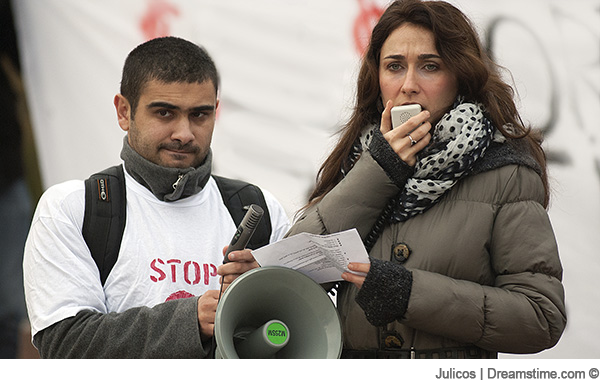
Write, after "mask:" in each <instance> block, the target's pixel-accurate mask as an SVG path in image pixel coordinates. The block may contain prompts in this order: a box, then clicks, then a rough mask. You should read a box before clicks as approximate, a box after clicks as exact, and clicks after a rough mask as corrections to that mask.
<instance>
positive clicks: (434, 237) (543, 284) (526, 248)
mask: <svg viewBox="0 0 600 380" xmlns="http://www.w3.org/2000/svg"><path fill="white" fill-rule="evenodd" d="M490 156H491V154H490ZM399 190H400V189H399V188H398V186H396V185H395V184H394V182H393V181H392V180H390V177H389V176H388V175H387V174H386V171H385V170H384V169H382V167H381V166H380V165H379V164H378V162H377V161H376V160H375V159H374V158H373V157H372V155H371V154H370V153H369V152H365V153H363V154H362V156H361V158H360V159H359V160H358V161H357V162H356V164H355V165H354V167H353V168H352V170H350V172H349V173H348V174H347V176H346V177H345V178H344V179H343V180H342V181H341V182H340V183H339V184H338V185H337V186H336V187H335V188H334V189H333V190H332V191H330V192H329V193H328V194H327V195H326V196H325V197H324V198H323V199H322V200H321V201H320V202H319V203H317V204H316V205H314V206H312V207H310V208H309V209H307V210H306V212H305V213H304V214H303V216H302V217H301V218H300V219H299V220H298V221H297V222H296V223H295V224H294V226H293V227H292V229H291V231H290V232H289V235H294V234H297V233H300V232H311V233H316V234H328V233H334V232H339V231H343V230H347V229H350V228H356V229H357V230H358V232H359V234H360V235H361V237H362V238H363V239H364V238H365V237H366V236H367V234H368V233H369V232H370V230H371V228H372V227H373V225H374V223H375V221H376V219H377V217H378V216H379V215H380V214H381V213H382V210H383V209H384V208H385V206H386V204H387V203H388V201H389V200H390V199H391V198H392V197H394V196H395V195H397V194H398V192H399ZM543 199H544V189H543V185H542V182H541V179H540V177H539V175H538V174H537V173H536V172H535V171H534V170H532V169H530V168H529V167H526V166H522V165H515V164H509V165H504V166H501V167H498V168H494V169H491V170H486V171H484V172H481V173H479V174H475V175H470V176H467V177H465V178H464V179H462V180H460V181H459V182H458V183H457V184H456V185H455V186H454V187H453V188H452V189H451V190H450V191H449V192H448V193H446V194H445V195H444V196H443V198H442V200H441V201H440V202H439V203H437V204H436V205H435V206H433V207H432V208H430V209H429V210H427V211H426V212H424V213H423V214H420V215H417V216H414V217H412V218H411V219H409V220H407V221H405V222H400V223H395V224H391V225H390V224H387V225H386V227H385V228H384V229H383V231H382V233H381V235H380V236H379V238H378V240H377V242H376V243H375V245H374V246H373V249H372V250H371V252H370V256H371V258H372V259H378V260H383V261H393V262H394V263H395V265H404V267H405V268H406V269H408V270H409V271H410V272H411V273H412V287H411V289H410V293H409V298H408V306H407V309H406V310H405V311H404V310H401V311H399V313H402V315H396V316H395V318H394V319H395V320H394V321H391V322H390V323H385V324H384V326H373V325H372V324H371V323H369V322H368V320H367V319H366V317H365V312H364V311H363V310H362V308H361V307H360V306H359V305H358V304H357V302H356V300H355V297H356V296H357V294H358V293H359V291H358V289H357V288H356V286H354V285H353V284H349V283H342V284H341V286H340V288H339V290H338V299H337V304H338V310H339V314H340V317H341V320H342V325H343V331H344V348H345V349H361V350H364V349H386V348H388V347H389V345H388V346H386V342H385V341H384V340H385V338H386V337H387V336H389V334H390V333H391V334H392V335H394V336H395V337H396V339H394V340H393V343H394V345H395V346H396V347H397V346H398V345H400V344H401V346H402V347H401V348H402V349H409V348H414V349H415V350H417V351H418V350H427V349H439V348H443V347H463V346H471V345H474V346H478V347H480V348H482V349H484V350H487V351H491V352H511V353H533V352H538V351H541V350H544V349H546V348H549V347H552V346H553V345H555V344H556V343H557V342H558V340H559V338H560V336H561V334H562V332H563V330H564V328H565V324H566V312H565V306H564V291H563V287H562V284H561V278H562V267H561V263H560V260H559V257H558V249H557V244H556V240H555V237H554V234H553V231H552V226H551V224H550V221H549V218H548V215H547V213H546V211H545V209H544V207H543V206H542V203H543ZM398 258H399V259H398ZM388 265H389V263H388ZM371 268H372V269H373V266H372V267H371ZM371 275H372V273H371V272H369V274H368V276H367V280H370V282H371V283H375V284H383V283H384V281H385V282H387V283H389V281H390V278H371V279H369V276H371ZM392 282H393V281H392ZM365 283H366V282H365ZM362 291H365V286H363V288H362V290H361V292H362ZM377 292H379V293H378V295H377V296H378V297H379V298H382V299H383V300H384V301H382V305H380V306H381V307H383V308H385V307H386V305H387V304H386V303H385V302H386V301H385V299H386V297H387V299H388V300H389V304H390V305H394V297H397V296H398V294H401V293H402V289H400V291H398V289H394V286H393V285H392V286H386V285H383V286H382V288H381V289H377ZM382 292H383V295H382ZM386 292H387V293H386ZM364 296H370V295H369V294H367V295H363V297H364ZM390 307H392V306H390ZM392 311H393V310H392ZM388 312H389V310H388Z"/></svg>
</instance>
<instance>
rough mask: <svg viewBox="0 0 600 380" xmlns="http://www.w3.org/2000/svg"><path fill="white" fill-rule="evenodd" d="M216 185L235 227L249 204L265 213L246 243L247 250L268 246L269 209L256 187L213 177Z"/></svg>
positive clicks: (269, 237)
mask: <svg viewBox="0 0 600 380" xmlns="http://www.w3.org/2000/svg"><path fill="white" fill-rule="evenodd" d="M212 177H213V178H214V179H215V182H216V183H217V187H218V188H219V192H220V193H221V197H222V198H223V203H225V206H226V207H227V210H229V213H230V214H231V217H232V219H233V221H234V223H235V225H236V227H237V226H239V224H240V223H241V222H242V219H244V215H246V211H248V207H250V205H251V204H257V205H259V206H260V207H262V209H263V210H264V211H265V213H264V215H263V217H262V219H261V220H260V222H259V223H258V226H257V227H256V230H255V231H254V234H253V235H252V238H251V239H250V241H249V242H248V248H250V249H257V248H260V247H262V246H265V245H267V244H269V241H270V239H271V230H272V228H271V217H270V216H269V208H268V207H267V203H266V201H265V197H264V195H263V193H262V191H261V190H260V188H259V187H258V186H255V185H252V184H249V183H247V182H243V181H238V180H235V179H231V178H225V177H220V176H216V175H213V176H212Z"/></svg>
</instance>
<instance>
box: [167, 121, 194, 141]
mask: <svg viewBox="0 0 600 380" xmlns="http://www.w3.org/2000/svg"><path fill="white" fill-rule="evenodd" d="M171 139H173V140H177V141H180V142H181V143H182V144H183V145H185V144H187V143H188V142H190V141H192V140H193V139H194V134H193V133H192V123H191V122H190V120H189V119H188V118H184V117H182V118H181V119H180V120H178V121H177V123H176V124H175V126H174V128H173V132H172V133H171Z"/></svg>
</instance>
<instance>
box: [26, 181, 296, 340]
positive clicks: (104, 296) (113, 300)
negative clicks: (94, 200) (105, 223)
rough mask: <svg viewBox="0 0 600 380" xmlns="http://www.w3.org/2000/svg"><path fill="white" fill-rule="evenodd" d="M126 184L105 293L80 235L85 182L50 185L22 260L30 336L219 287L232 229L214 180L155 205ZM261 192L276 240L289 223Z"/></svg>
mask: <svg viewBox="0 0 600 380" xmlns="http://www.w3.org/2000/svg"><path fill="white" fill-rule="evenodd" d="M125 183H126V191H127V219H126V224H125V231H124V234H123V239H122V242H121V248H120V251H119V257H118V260H117V262H116V264H115V266H114V267H113V269H112V271H111V272H110V274H109V276H108V278H107V280H106V283H105V285H104V288H103V287H102V284H101V283H100V277H99V271H98V268H97V266H96V263H95V262H94V260H93V259H92V256H91V253H90V251H89V248H88V247H87V245H86V243H85V241H84V239H83V235H82V232H81V231H82V225H83V214H84V208H85V202H84V195H85V189H84V183H83V181H68V182H64V183H62V184H58V185H55V186H52V187H51V188H49V189H48V190H47V191H46V192H45V193H44V195H43V196H42V197H41V199H40V201H39V203H38V206H37V209H36V212H35V214H34V217H33V222H32V226H31V230H30V233H29V236H28V238H27V242H26V245H25V256H24V261H23V268H24V273H25V295H26V299H27V310H28V313H29V319H30V322H31V327H32V336H33V335H35V334H36V333H37V332H38V331H41V330H43V329H45V328H46V327H48V326H51V325H52V324H54V323H56V322H59V321H61V320H63V319H65V318H69V317H72V316H75V315H76V314H77V312H79V311H81V310H84V309H90V310H95V311H98V312H101V313H109V312H123V311H125V310H127V309H129V308H132V307H137V306H148V307H152V306H155V305H156V304H159V303H161V302H165V301H167V300H171V299H177V298H185V297H192V296H200V295H202V294H203V293H204V292H205V291H207V290H209V289H219V277H218V276H217V267H218V266H219V265H221V263H222V262H223V247H224V246H225V245H227V244H229V242H230V241H231V238H232V236H233V234H234V233H235V230H236V228H237V226H236V225H235V224H234V222H233V220H232V218H231V215H230V214H229V211H228V210H227V208H226V207H225V205H224V203H223V200H222V197H221V194H220V193H219V190H218V188H217V185H216V183H215V181H214V179H213V178H212V177H211V178H210V180H209V181H208V183H207V184H206V186H205V187H204V189H203V190H202V191H201V192H199V193H198V194H195V195H193V196H191V197H188V198H185V199H181V200H178V201H175V202H163V201H160V200H158V199H157V198H156V197H155V196H154V195H153V194H152V193H151V192H150V191H149V190H148V189H146V188H145V187H144V186H142V185H141V184H139V183H138V182H137V181H135V180H134V179H133V178H132V177H131V176H129V174H127V172H125ZM263 194H264V197H265V201H266V203H267V207H268V210H269V214H270V218H271V225H272V233H271V239H270V241H271V242H275V241H277V240H280V239H281V238H283V235H284V234H285V233H286V232H287V230H288V229H289V219H288V217H287V215H286V213H285V211H284V209H283V207H282V206H281V205H280V204H279V203H278V202H277V200H276V199H275V198H274V197H273V196H272V195H271V194H270V193H269V192H267V191H264V190H263Z"/></svg>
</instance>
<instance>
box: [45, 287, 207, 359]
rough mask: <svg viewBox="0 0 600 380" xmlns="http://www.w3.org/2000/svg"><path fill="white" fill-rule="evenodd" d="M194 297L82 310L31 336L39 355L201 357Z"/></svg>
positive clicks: (204, 353)
mask: <svg viewBox="0 0 600 380" xmlns="http://www.w3.org/2000/svg"><path fill="white" fill-rule="evenodd" d="M197 302H198V298H197V297H193V298H186V299H179V300H173V301H168V302H165V303H161V304H159V305H156V306H154V307H153V308H148V307H136V308H131V309H129V310H127V311H125V312H123V313H109V314H102V313H98V312H95V311H91V310H83V311H80V312H79V313H77V315H76V316H74V317H70V318H67V319H64V320H62V321H60V322H57V323H55V324H54V325H52V326H50V327H47V328H46V329H44V330H42V331H40V332H38V333H37V334H35V336H34V344H35V346H36V347H37V348H38V350H39V352H40V356H41V357H42V358H205V357H207V356H208V355H209V352H210V343H211V342H210V340H209V341H207V342H205V344H204V345H203V342H202V341H201V339H200V326H199V324H198V307H197Z"/></svg>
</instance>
